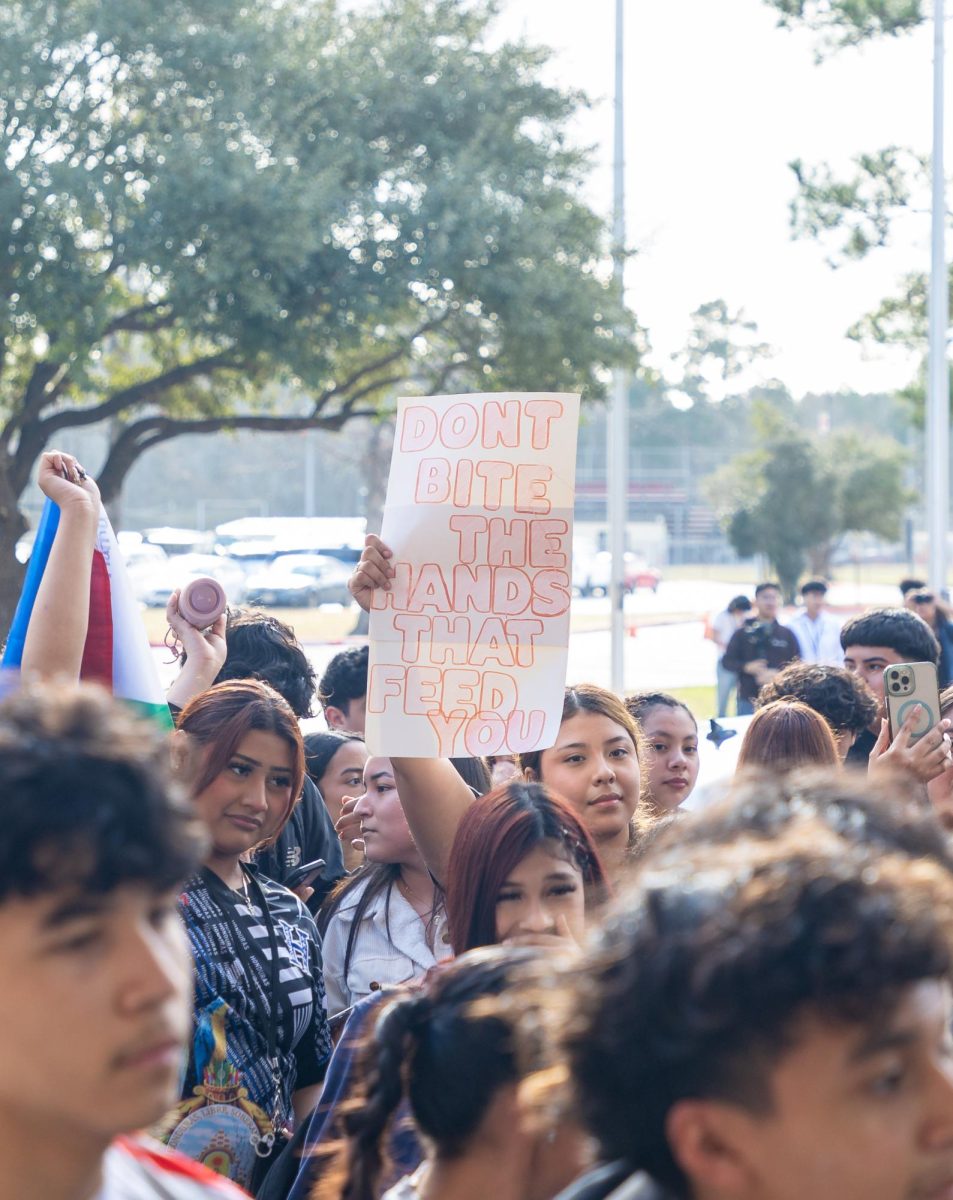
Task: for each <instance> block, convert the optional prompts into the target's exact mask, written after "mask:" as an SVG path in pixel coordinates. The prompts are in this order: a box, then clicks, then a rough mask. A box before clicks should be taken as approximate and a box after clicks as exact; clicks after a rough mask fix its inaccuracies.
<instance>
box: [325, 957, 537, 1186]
mask: <svg viewBox="0 0 953 1200" xmlns="http://www.w3.org/2000/svg"><path fill="white" fill-rule="evenodd" d="M536 953H538V952H536V951H533V950H529V949H526V948H523V949H516V948H514V947H506V948H504V947H492V948H484V949H482V950H478V951H475V952H474V953H471V954H467V955H465V956H464V957H463V958H461V959H457V960H456V961H454V962H452V963H450V964H448V965H446V966H441V967H439V968H438V969H437V970H436V971H434V972H433V974H432V975H431V976H430V977H429V978H428V981H427V984H426V985H425V986H424V987H423V988H422V989H418V990H410V989H405V990H404V991H403V993H402V994H400V995H398V997H397V998H396V999H394V1000H392V1001H390V1002H389V1003H388V1004H386V1005H385V1006H384V1008H383V1010H382V1012H381V1014H380V1016H379V1017H378V1019H377V1021H376V1024H375V1025H374V1028H373V1031H372V1032H371V1034H370V1036H369V1038H368V1041H367V1042H366V1043H365V1047H364V1052H363V1056H362V1067H363V1073H364V1079H365V1094H364V1101H363V1103H362V1104H361V1105H360V1107H355V1108H354V1109H353V1110H352V1111H351V1112H349V1113H348V1114H347V1115H346V1116H345V1118H344V1127H345V1131H346V1134H347V1137H348V1144H347V1150H346V1155H347V1165H346V1170H347V1177H346V1179H345V1181H344V1185H343V1188H342V1189H341V1190H340V1192H338V1191H337V1190H336V1181H335V1180H329V1181H328V1183H329V1185H330V1189H331V1190H330V1192H329V1194H333V1195H335V1196H338V1195H340V1200H374V1197H376V1196H377V1192H378V1183H379V1180H380V1174H381V1168H382V1164H383V1152H382V1146H383V1144H384V1137H385V1132H386V1130H387V1126H388V1124H389V1123H390V1120H391V1118H392V1117H393V1116H394V1114H395V1112H396V1110H397V1108H398V1106H399V1104H400V1103H401V1101H402V1100H403V1099H404V1097H405V1096H406V1098H407V1099H408V1100H409V1102H410V1109H411V1112H412V1114H413V1117H414V1121H415V1123H416V1124H417V1126H418V1128H419V1129H420V1131H421V1132H422V1133H423V1134H424V1135H425V1136H426V1137H428V1138H429V1139H430V1141H431V1142H432V1143H433V1146H434V1149H435V1151H436V1154H437V1156H438V1157H439V1158H445V1159H446V1158H453V1157H456V1156H458V1155H460V1154H461V1153H462V1152H463V1151H464V1150H465V1149H466V1146H467V1144H468V1142H469V1141H470V1139H471V1138H472V1137H473V1134H474V1133H475V1132H476V1130H477V1129H478V1128H479V1125H480V1123H481V1121H482V1120H483V1118H484V1116H485V1115H486V1112H487V1110H488V1108H489V1106H490V1104H491V1103H492V1101H493V1099H494V1097H495V1096H496V1094H497V1093H498V1092H499V1090H500V1088H502V1087H504V1086H505V1085H506V1084H509V1083H515V1082H516V1081H517V1080H518V1079H519V1078H520V1075H521V1069H520V1068H521V1064H520V1061H519V1059H518V1057H517V1052H516V1047H515V1045H514V1036H513V1028H512V1024H511V1018H510V1017H508V1016H507V1015H506V1014H505V1013H501V1012H497V1011H495V1009H494V1010H493V1011H487V1009H486V1008H485V1007H484V1006H483V1005H481V1003H480V1002H481V1001H482V1000H485V999H486V998H488V997H493V996H499V995H500V994H501V993H503V992H504V991H506V990H508V989H509V988H510V987H512V985H513V983H514V975H515V974H516V972H517V970H518V969H519V968H521V967H523V966H524V964H525V963H527V962H528V961H530V960H531V959H532V958H533V957H534V956H535V954H536ZM318 1194H319V1195H321V1194H322V1193H321V1192H319V1193H318Z"/></svg>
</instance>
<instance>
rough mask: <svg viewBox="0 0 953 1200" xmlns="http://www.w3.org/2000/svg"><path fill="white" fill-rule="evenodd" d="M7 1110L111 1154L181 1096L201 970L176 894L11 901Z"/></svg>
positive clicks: (5, 914) (3, 1043)
mask: <svg viewBox="0 0 953 1200" xmlns="http://www.w3.org/2000/svg"><path fill="white" fill-rule="evenodd" d="M0 970H2V973H3V980H4V984H3V987H2V988H0V1061H2V1063H3V1070H2V1071H0V1113H2V1112H4V1111H6V1112H9V1113H15V1114H16V1119H17V1121H20V1122H22V1121H23V1120H24V1119H25V1118H32V1121H33V1122H34V1123H35V1124H36V1126H37V1127H38V1128H49V1127H50V1126H49V1124H48V1123H49V1122H52V1123H53V1125H54V1126H55V1128H56V1130H57V1134H58V1136H59V1137H61V1138H63V1139H64V1141H65V1142H67V1143H68V1144H70V1145H72V1144H74V1139H76V1138H78V1139H80V1141H81V1142H85V1143H86V1144H88V1145H97V1144H101V1145H102V1148H103V1149H105V1146H106V1144H107V1143H108V1142H110V1141H111V1140H112V1139H113V1138H114V1137H115V1136H116V1134H117V1133H120V1132H125V1131H131V1130H134V1129H139V1128H141V1127H143V1126H147V1125H150V1124H152V1123H153V1122H154V1121H156V1120H157V1119H158V1118H159V1117H160V1116H161V1115H162V1114H163V1112H165V1111H166V1110H167V1109H168V1108H169V1107H170V1106H171V1105H172V1104H173V1103H174V1102H175V1100H176V1098H177V1096H178V1082H179V1071H180V1069H181V1066H182V1055H183V1049H182V1048H183V1046H184V1044H185V1040H186V1037H187V1035H188V1033H189V1029H190V1027H191V1021H192V963H191V957H190V955H189V950H188V945H187V942H186V937H185V930H184V929H183V926H182V922H181V920H180V918H179V915H178V912H177V911H176V894H175V893H169V894H156V893H155V892H153V891H151V890H149V889H147V888H145V887H142V886H140V885H133V884H128V885H123V886H121V887H118V888H116V889H115V890H114V891H112V892H109V893H107V894H106V895H96V894H92V895H88V894H86V893H82V892H75V891H73V890H72V889H71V890H69V891H66V890H64V891H63V892H59V893H55V894H53V895H49V894H44V895H42V896H39V897H31V898H29V899H24V898H19V897H18V898H14V899H8V900H5V901H4V902H3V903H2V904H0Z"/></svg>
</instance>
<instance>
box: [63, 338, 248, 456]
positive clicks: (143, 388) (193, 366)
mask: <svg viewBox="0 0 953 1200" xmlns="http://www.w3.org/2000/svg"><path fill="white" fill-rule="evenodd" d="M247 365H248V364H247V363H243V362H240V361H239V360H238V359H232V358H230V357H229V355H228V354H227V353H226V352H225V351H224V350H223V351H221V352H220V353H219V354H210V355H207V356H206V357H205V358H197V359H195V360H194V361H193V362H190V363H178V364H177V365H176V366H174V367H171V368H170V369H169V370H168V371H163V372H162V373H161V374H160V375H153V377H152V378H151V379H144V380H142V382H141V383H133V384H130V385H129V387H126V388H121V389H120V390H119V391H118V392H114V393H113V394H112V395H111V396H110V397H109V399H108V400H104V401H103V403H102V404H96V405H94V406H93V407H92V408H74V409H65V410H64V411H62V412H57V413H53V414H51V415H50V416H49V417H47V418H46V419H45V420H43V421H42V422H41V423H40V424H41V426H42V429H43V431H44V433H45V434H46V436H49V435H50V434H51V433H53V432H55V431H56V430H57V429H75V428H77V427H78V426H82V425H95V424H96V423H97V422H99V421H104V420H106V418H107V417H115V416H118V415H119V414H120V413H122V412H124V411H125V410H126V409H127V408H133V407H135V406H137V405H140V404H149V403H151V402H153V401H156V400H157V399H158V398H159V397H160V396H161V395H162V394H163V393H164V392H167V391H169V389H170V388H174V387H178V386H179V385H180V384H183V383H188V382H189V381H190V380H192V379H199V378H201V377H202V376H203V375H213V374H215V373H216V372H217V371H239V370H242V369H243V368H245V367H247Z"/></svg>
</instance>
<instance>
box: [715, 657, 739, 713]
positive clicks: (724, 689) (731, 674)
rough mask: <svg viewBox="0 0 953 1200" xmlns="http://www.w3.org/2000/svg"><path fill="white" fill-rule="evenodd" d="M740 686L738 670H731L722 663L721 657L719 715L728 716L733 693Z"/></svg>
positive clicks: (719, 665)
mask: <svg viewBox="0 0 953 1200" xmlns="http://www.w3.org/2000/svg"><path fill="white" fill-rule="evenodd" d="M737 686H738V674H737V672H736V671H729V670H728V668H727V667H723V666H722V665H721V659H720V658H719V660H718V715H719V717H727V716H728V705H729V704H730V703H731V693H732V692H733V691H734V690H735V688H736V687H737Z"/></svg>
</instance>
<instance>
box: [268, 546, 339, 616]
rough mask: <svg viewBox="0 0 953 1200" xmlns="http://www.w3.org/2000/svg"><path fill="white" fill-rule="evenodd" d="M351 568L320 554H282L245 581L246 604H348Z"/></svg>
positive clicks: (295, 605)
mask: <svg viewBox="0 0 953 1200" xmlns="http://www.w3.org/2000/svg"><path fill="white" fill-rule="evenodd" d="M349 575H350V571H349V570H348V568H347V567H346V566H344V564H343V563H341V562H339V561H338V560H337V559H335V558H328V557H327V556H326V555H323V554H281V555H279V556H278V557H277V558H276V559H275V560H274V562H272V563H269V564H268V566H267V567H265V568H264V569H263V570H261V571H256V572H254V573H253V574H251V575H249V576H248V578H247V579H246V580H245V598H246V600H247V601H248V603H249V604H264V605H274V606H275V607H277V608H316V607H317V606H318V605H319V604H344V605H347V604H350V603H351V593H350V592H349V591H348V588H347V581H348V577H349Z"/></svg>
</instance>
